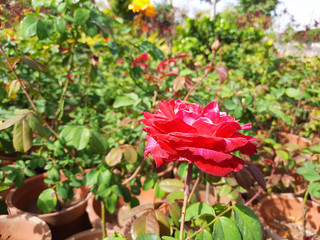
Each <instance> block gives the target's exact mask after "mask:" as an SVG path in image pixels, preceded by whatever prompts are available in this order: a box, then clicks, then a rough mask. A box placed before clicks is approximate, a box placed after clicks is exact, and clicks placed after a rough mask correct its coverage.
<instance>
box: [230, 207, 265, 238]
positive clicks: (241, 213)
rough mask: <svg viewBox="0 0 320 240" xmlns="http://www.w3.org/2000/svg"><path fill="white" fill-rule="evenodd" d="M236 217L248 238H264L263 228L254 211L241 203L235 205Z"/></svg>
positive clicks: (238, 225) (238, 224)
mask: <svg viewBox="0 0 320 240" xmlns="http://www.w3.org/2000/svg"><path fill="white" fill-rule="evenodd" d="M233 210H234V218H235V223H236V225H237V227H238V228H239V230H240V232H241V235H242V237H243V238H245V239H246V240H262V228H261V224H260V222H259V219H258V217H257V216H256V215H255V214H254V212H253V211H252V210H251V209H250V208H248V207H246V206H244V205H241V204H236V205H234V207H233Z"/></svg>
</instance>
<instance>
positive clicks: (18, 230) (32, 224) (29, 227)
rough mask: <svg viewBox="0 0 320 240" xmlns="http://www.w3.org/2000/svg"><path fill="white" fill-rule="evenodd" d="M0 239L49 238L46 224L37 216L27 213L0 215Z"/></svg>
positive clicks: (41, 239)
mask: <svg viewBox="0 0 320 240" xmlns="http://www.w3.org/2000/svg"><path fill="white" fill-rule="evenodd" d="M0 229H1V231H0V232H1V234H0V239H10V240H25V239H26V238H27V239H32V240H51V232H50V229H49V227H48V225H47V224H46V223H45V222H44V221H43V220H41V219H40V218H38V217H35V216H32V215H29V214H20V215H12V216H10V215H0Z"/></svg>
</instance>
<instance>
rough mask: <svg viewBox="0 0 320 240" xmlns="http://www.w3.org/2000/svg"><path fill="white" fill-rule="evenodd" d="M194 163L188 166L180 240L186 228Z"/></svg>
mask: <svg viewBox="0 0 320 240" xmlns="http://www.w3.org/2000/svg"><path fill="white" fill-rule="evenodd" d="M192 166H193V164H192V163H189V167H188V175H187V178H186V183H185V186H184V199H183V206H182V212H181V223H180V236H179V240H183V230H184V219H185V216H186V208H187V202H188V196H189V190H190V189H189V188H190V181H191V175H192Z"/></svg>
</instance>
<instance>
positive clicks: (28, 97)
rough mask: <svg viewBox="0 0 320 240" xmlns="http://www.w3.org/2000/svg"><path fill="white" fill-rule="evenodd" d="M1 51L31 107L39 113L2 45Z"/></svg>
mask: <svg viewBox="0 0 320 240" xmlns="http://www.w3.org/2000/svg"><path fill="white" fill-rule="evenodd" d="M0 51H1V54H2V55H3V56H4V58H5V59H6V61H7V64H8V67H9V69H10V71H12V73H13V74H14V76H15V77H16V79H17V80H18V81H19V83H20V85H21V87H22V91H23V93H24V94H25V95H26V97H27V99H28V101H29V103H30V104H31V106H32V108H33V110H34V111H36V112H37V111H38V110H37V107H36V105H34V103H33V101H32V99H31V97H30V95H29V93H28V91H27V87H26V85H25V84H24V82H23V81H21V79H20V78H19V77H18V75H17V73H16V70H15V69H14V67H13V66H12V64H11V62H10V60H9V58H8V56H7V55H6V53H5V52H4V50H3V48H2V46H1V44H0Z"/></svg>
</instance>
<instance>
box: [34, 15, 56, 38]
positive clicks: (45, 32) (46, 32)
mask: <svg viewBox="0 0 320 240" xmlns="http://www.w3.org/2000/svg"><path fill="white" fill-rule="evenodd" d="M54 32H55V27H54V24H53V22H52V21H51V20H45V19H39V20H38V23H37V36H38V38H39V40H43V39H46V38H49V37H50V36H51V35H52V34H53V33H54Z"/></svg>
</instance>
